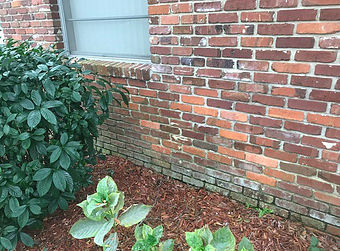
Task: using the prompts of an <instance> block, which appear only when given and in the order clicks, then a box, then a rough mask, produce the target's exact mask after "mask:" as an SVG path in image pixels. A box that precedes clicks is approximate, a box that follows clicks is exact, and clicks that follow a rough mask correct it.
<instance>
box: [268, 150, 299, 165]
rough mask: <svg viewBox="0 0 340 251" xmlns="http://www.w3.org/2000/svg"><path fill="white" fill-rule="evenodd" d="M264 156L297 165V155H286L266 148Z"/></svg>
mask: <svg viewBox="0 0 340 251" xmlns="http://www.w3.org/2000/svg"><path fill="white" fill-rule="evenodd" d="M264 155H265V156H268V157H271V158H274V159H280V160H284V161H288V162H293V163H295V162H296V161H297V154H294V153H286V152H283V151H279V150H274V149H270V148H266V149H265V151H264Z"/></svg>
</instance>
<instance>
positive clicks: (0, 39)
mask: <svg viewBox="0 0 340 251" xmlns="http://www.w3.org/2000/svg"><path fill="white" fill-rule="evenodd" d="M3 43H4V32H3V30H2V28H1V23H0V44H3Z"/></svg>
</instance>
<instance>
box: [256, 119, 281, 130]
mask: <svg viewBox="0 0 340 251" xmlns="http://www.w3.org/2000/svg"><path fill="white" fill-rule="evenodd" d="M250 123H251V124H254V125H261V126H265V127H274V128H281V126H282V120H277V119H270V118H267V117H264V118H262V117H255V116H250Z"/></svg>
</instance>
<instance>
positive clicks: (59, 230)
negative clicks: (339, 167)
mask: <svg viewBox="0 0 340 251" xmlns="http://www.w3.org/2000/svg"><path fill="white" fill-rule="evenodd" d="M112 174H113V175H112ZM92 175H93V185H91V186H89V187H87V188H86V189H82V190H81V191H80V192H79V193H78V194H77V200H76V201H75V202H73V203H71V204H70V205H69V210H67V211H61V210H59V211H57V212H56V213H55V214H54V215H51V216H49V217H48V218H46V219H45V220H44V229H43V230H42V231H40V232H33V233H32V232H31V234H32V235H33V237H34V240H35V242H36V245H35V246H34V247H33V248H22V247H20V246H19V247H18V249H17V250H30V251H33V250H34V251H36V250H41V251H42V250H46V251H59V250H67V251H73V250H74V251H78V250H79V251H93V250H101V249H99V248H98V247H96V246H95V244H94V243H93V240H76V239H73V238H72V236H71V235H70V234H69V230H70V228H71V226H72V225H73V224H74V223H75V222H76V221H77V220H78V219H79V218H82V217H83V214H82V210H81V208H79V207H78V206H77V205H76V204H77V203H79V202H81V201H82V200H84V199H86V195H87V194H92V193H94V192H95V188H96V184H97V182H98V181H99V180H100V179H102V178H104V177H105V176H106V175H111V176H112V177H113V178H114V180H115V182H116V183H117V185H118V188H119V190H120V191H123V192H124V193H125V205H126V207H127V206H129V205H131V204H137V203H144V204H147V205H153V208H152V211H151V212H150V214H149V215H148V217H147V218H146V220H145V223H147V224H149V225H150V226H152V227H156V226H158V225H160V224H162V225H163V227H164V237H163V239H164V240H166V239H169V238H172V239H175V248H174V250H180V251H182V250H188V246H187V245H186V243H185V232H186V231H190V232H191V231H193V230H194V229H196V228H201V227H202V226H204V225H205V224H208V225H209V227H210V229H211V230H212V231H215V230H216V229H218V228H220V227H221V226H224V225H226V224H227V225H228V226H229V227H230V229H231V231H232V232H233V233H234V235H235V237H236V239H237V243H238V242H239V241H240V240H241V239H242V237H243V236H246V237H248V238H249V239H250V240H251V242H252V243H253V245H254V248H255V250H258V251H260V250H261V251H266V250H268V251H269V250H270V251H273V250H285V251H286V250H307V248H308V246H309V243H310V239H311V236H313V235H314V236H316V237H317V238H318V239H319V240H320V243H319V247H322V248H324V249H325V250H326V251H328V250H339V247H340V239H339V238H336V237H333V236H330V235H327V234H325V233H321V232H319V231H317V230H313V229H310V228H306V227H304V226H302V225H301V224H300V223H297V222H292V221H289V220H287V219H284V218H281V217H279V216H275V215H273V214H268V215H265V216H264V217H259V216H258V212H257V211H255V210H254V209H248V208H246V207H245V206H244V205H243V204H241V203H238V202H235V201H232V200H230V199H228V198H226V197H225V196H222V195H220V194H218V193H213V192H209V191H206V190H204V189H197V188H195V187H192V186H189V185H187V184H184V183H182V182H180V181H176V180H173V179H171V178H169V177H166V176H164V175H161V174H158V173H156V172H154V171H152V170H149V169H146V168H142V167H138V166H136V165H134V164H133V163H132V162H130V161H127V160H125V159H122V158H118V157H108V158H107V160H106V161H104V162H101V163H100V164H98V165H97V166H95V167H94V170H93V173H92ZM133 231H134V227H131V228H127V229H126V228H123V227H119V228H118V232H119V246H118V249H119V250H124V251H125V250H131V247H132V245H133V244H134V242H135V239H134V236H133Z"/></svg>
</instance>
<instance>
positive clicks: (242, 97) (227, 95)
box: [221, 91, 249, 102]
mask: <svg viewBox="0 0 340 251" xmlns="http://www.w3.org/2000/svg"><path fill="white" fill-rule="evenodd" d="M221 98H223V99H229V100H237V101H245V102H246V101H249V95H248V94H247V93H240V92H230V91H222V92H221Z"/></svg>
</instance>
